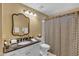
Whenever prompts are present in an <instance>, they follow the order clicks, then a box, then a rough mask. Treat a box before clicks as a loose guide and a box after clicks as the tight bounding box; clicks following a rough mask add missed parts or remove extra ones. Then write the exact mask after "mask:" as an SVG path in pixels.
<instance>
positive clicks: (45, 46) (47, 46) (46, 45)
mask: <svg viewBox="0 0 79 59" xmlns="http://www.w3.org/2000/svg"><path fill="white" fill-rule="evenodd" d="M40 46H41V47H44V48H50V46H49V45H48V44H41V45H40Z"/></svg>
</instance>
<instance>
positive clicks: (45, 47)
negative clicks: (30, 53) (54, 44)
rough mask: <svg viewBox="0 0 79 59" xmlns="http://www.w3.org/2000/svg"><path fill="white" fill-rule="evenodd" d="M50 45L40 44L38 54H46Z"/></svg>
mask: <svg viewBox="0 0 79 59" xmlns="http://www.w3.org/2000/svg"><path fill="white" fill-rule="evenodd" d="M49 49H50V46H49V45H48V44H45V43H44V44H40V55H41V56H47V54H48V50H49Z"/></svg>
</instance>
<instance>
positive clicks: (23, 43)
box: [18, 41, 31, 45]
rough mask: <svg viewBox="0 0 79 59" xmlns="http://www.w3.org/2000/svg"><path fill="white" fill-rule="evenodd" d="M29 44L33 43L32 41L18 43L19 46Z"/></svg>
mask: <svg viewBox="0 0 79 59" xmlns="http://www.w3.org/2000/svg"><path fill="white" fill-rule="evenodd" d="M29 43H31V41H24V42H20V43H18V45H26V44H29Z"/></svg>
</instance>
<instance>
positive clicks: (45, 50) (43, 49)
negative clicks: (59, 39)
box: [37, 35, 50, 56]
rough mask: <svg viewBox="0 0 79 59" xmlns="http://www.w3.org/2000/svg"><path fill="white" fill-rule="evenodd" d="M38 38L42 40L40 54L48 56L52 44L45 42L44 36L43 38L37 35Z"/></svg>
mask: <svg viewBox="0 0 79 59" xmlns="http://www.w3.org/2000/svg"><path fill="white" fill-rule="evenodd" d="M39 36H40V35H39ZM37 39H38V40H41V42H40V56H47V55H48V50H49V49H50V46H49V45H48V44H46V43H45V39H44V38H43V37H41V38H39V37H37Z"/></svg>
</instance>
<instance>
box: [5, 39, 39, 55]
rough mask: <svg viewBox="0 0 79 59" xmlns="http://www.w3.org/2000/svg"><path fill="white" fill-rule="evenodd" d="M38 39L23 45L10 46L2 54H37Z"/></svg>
mask: <svg viewBox="0 0 79 59" xmlns="http://www.w3.org/2000/svg"><path fill="white" fill-rule="evenodd" d="M39 44H40V41H39V40H38V41H36V42H31V43H29V44H25V45H18V46H17V47H16V48H14V49H13V48H10V49H8V51H7V52H4V56H39V55H40V45H39Z"/></svg>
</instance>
